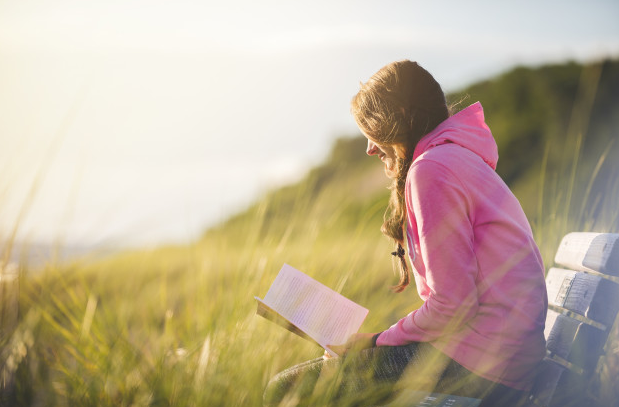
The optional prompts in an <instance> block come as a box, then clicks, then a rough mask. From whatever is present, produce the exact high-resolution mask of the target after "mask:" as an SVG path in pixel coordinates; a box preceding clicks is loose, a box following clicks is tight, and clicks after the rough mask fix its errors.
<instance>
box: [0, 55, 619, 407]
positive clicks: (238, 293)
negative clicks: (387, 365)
mask: <svg viewBox="0 0 619 407" xmlns="http://www.w3.org/2000/svg"><path fill="white" fill-rule="evenodd" d="M463 95H468V97H467V99H466V100H465V101H463V102H462V103H461V106H466V105H468V104H469V103H472V102H474V101H476V100H480V101H481V102H482V104H483V105H484V107H485V111H486V118H487V121H488V123H489V125H490V127H491V129H492V130H493V132H494V134H495V137H496V139H497V143H498V145H499V154H500V159H499V167H498V172H499V173H500V174H501V176H503V177H504V179H506V180H507V182H508V183H509V184H510V186H511V187H512V188H513V190H514V191H515V193H516V195H517V196H518V197H519V198H520V200H521V201H522V203H523V205H524V207H525V210H526V212H527V215H528V216H529V218H530V219H531V221H532V223H533V228H534V232H535V235H536V239H537V241H538V243H539V244H540V248H541V250H542V253H543V255H544V258H545V260H546V262H547V263H549V261H550V259H551V256H552V252H554V250H555V248H556V247H557V245H558V242H559V239H560V238H561V236H562V235H563V234H564V233H565V232H567V231H569V230H599V231H604V230H613V231H617V230H619V224H618V216H619V207H618V205H617V202H619V184H618V183H619V181H618V180H619V177H618V176H617V175H618V174H619V172H618V165H619V160H618V159H617V158H619V154H618V151H619V150H618V149H619V143H618V142H617V141H618V140H617V138H618V131H619V99H618V98H619V96H618V95H619V62H618V61H604V62H602V63H595V64H590V65H586V66H581V65H579V64H575V63H569V64H564V65H553V66H543V67H539V68H524V67H523V68H517V69H514V70H512V71H510V72H507V73H505V74H504V75H501V76H499V77H496V78H493V79H491V80H488V81H485V82H483V83H478V84H475V85H473V86H471V87H469V88H467V89H464V90H463V91H462V92H458V93H457V94H453V95H450V96H449V99H450V100H451V101H459V100H461V99H462V97H463ZM364 152H365V141H364V140H363V139H362V138H361V137H344V138H342V139H340V140H338V141H337V142H336V143H335V145H334V147H333V149H332V151H331V153H330V154H329V156H328V157H327V158H326V160H325V162H324V163H323V164H322V165H320V166H318V167H316V168H314V169H313V170H312V171H310V172H309V173H308V174H307V176H306V177H305V178H304V179H303V180H302V181H300V182H299V183H297V184H295V185H291V186H287V187H284V188H281V189H278V190H275V191H272V192H269V193H267V194H266V195H265V196H264V197H263V198H262V199H260V200H259V201H258V202H257V203H255V204H254V205H252V206H251V207H249V208H248V209H247V210H246V211H244V212H242V213H239V214H237V215H235V216H233V217H231V218H230V219H229V220H227V221H226V222H223V223H222V224H220V225H218V226H216V227H213V228H211V229H209V230H208V231H207V232H205V234H204V235H203V237H202V238H201V239H200V240H199V241H197V242H195V243H194V244H192V245H187V246H180V247H161V248H157V249H155V250H144V251H138V252H130V253H124V254H119V255H116V256H113V257H111V258H109V259H106V260H102V261H93V262H90V263H76V264H72V265H63V266H55V265H48V266H47V267H46V269H45V270H44V271H43V272H42V273H41V274H39V275H37V276H36V277H31V278H26V275H27V270H23V273H22V275H23V276H24V278H22V279H21V283H20V284H21V291H20V316H19V324H18V326H17V328H16V330H15V331H14V332H12V333H11V334H10V335H7V334H6V333H4V332H2V333H1V335H0V349H1V352H0V366H1V367H2V372H1V374H2V375H3V377H4V378H6V377H14V379H15V386H14V392H13V396H14V399H15V401H16V404H17V405H40V406H48V405H49V406H56V405H79V406H133V405H148V406H201V405H203V406H255V405H260V403H261V398H262V391H263V389H264V387H265V385H266V383H267V382H268V380H269V378H270V377H271V376H272V375H273V374H274V373H276V372H278V371H280V370H282V369H284V368H286V367H288V366H290V365H292V364H295V363H299V362H302V361H304V360H307V359H310V358H313V357H317V356H319V355H321V353H322V352H321V350H320V349H317V348H316V347H315V346H314V345H312V344H310V343H309V342H306V341H303V340H301V339H299V338H298V337H296V336H294V335H292V334H291V333H289V332H288V331H286V330H283V329H280V328H278V327H275V326H273V325H272V324H271V323H269V322H268V321H265V320H263V319H261V318H257V317H256V316H255V303H254V300H253V297H254V296H255V295H258V296H263V295H264V294H265V293H266V291H267V290H268V287H269V285H270V283H271V281H272V280H273V278H274V277H275V275H276V274H277V272H278V270H279V268H280V267H281V265H282V264H283V263H284V262H286V263H289V264H291V265H293V266H295V267H297V268H299V269H301V270H303V271H305V272H307V273H309V274H311V275H312V276H313V277H315V278H316V279H318V280H319V281H322V282H323V283H325V284H327V285H328V286H330V287H333V288H334V289H335V290H336V291H339V292H341V293H342V294H344V295H346V296H347V297H349V298H351V299H353V300H354V301H356V302H358V303H360V304H362V305H364V306H365V307H367V308H369V309H370V310H371V312H370V314H369V315H368V318H367V319H366V321H365V322H364V325H363V327H362V329H363V330H364V331H366V332H376V331H378V330H382V329H384V328H386V327H387V326H389V325H391V324H392V323H394V322H396V321H397V320H398V319H399V318H400V317H401V316H402V315H405V314H406V313H408V312H410V311H411V310H412V309H414V308H416V307H418V306H419V305H420V301H419V298H418V297H417V295H416V292H415V290H414V287H411V289H407V290H405V291H404V292H403V293H401V294H397V295H396V294H394V293H392V292H390V290H389V289H388V288H389V286H390V285H391V284H394V283H395V282H396V281H397V278H396V276H394V275H393V273H392V271H391V257H392V256H391V255H390V254H389V252H390V251H391V250H392V248H391V244H390V243H389V242H388V241H387V239H385V238H383V237H381V235H380V232H379V227H380V224H381V222H382V214H383V212H384V209H385V205H386V199H387V194H388V191H387V189H386V186H387V184H388V182H387V180H386V178H385V176H384V174H383V170H382V164H381V163H380V162H379V161H378V160H376V159H375V157H367V156H365V153H364ZM540 191H543V193H540ZM611 337H612V338H614V339H613V340H614V342H612V343H611V344H610V345H611V347H610V349H617V346H618V343H619V341H618V340H617V338H619V333H618V332H616V331H615V332H613V333H612V334H611ZM617 366H619V355H618V354H617V353H616V352H614V353H613V352H611V353H609V356H607V358H606V359H605V360H604V363H603V365H602V367H601V369H600V373H599V374H598V375H597V376H596V377H594V378H591V380H592V382H593V385H594V387H593V389H594V393H595V397H596V398H597V399H598V405H599V406H605V405H610V404H611V402H612V403H615V402H616V400H617V399H619V391H618V390H617V389H619V371H618V369H617ZM420 374H423V373H420ZM314 396H315V398H314V399H311V400H305V401H306V402H308V403H309V404H310V405H312V404H313V405H321V404H322V403H321V400H320V397H321V395H314ZM294 404H295V403H294V402H293V401H291V405H294ZM342 405H345V403H344V401H342Z"/></svg>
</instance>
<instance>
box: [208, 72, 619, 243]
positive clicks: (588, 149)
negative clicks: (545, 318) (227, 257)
mask: <svg viewBox="0 0 619 407" xmlns="http://www.w3.org/2000/svg"><path fill="white" fill-rule="evenodd" d="M448 101H449V102H450V103H451V104H452V105H455V107H454V110H460V109H461V108H463V107H466V106H468V105H469V104H470V103H473V102H475V101H481V102H482V105H483V106H484V111H485V115H486V121H487V123H488V125H489V126H490V128H491V129H492V131H493V134H494V136H495V139H496V141H497V145H498V148H499V157H500V158H499V162H498V167H497V172H498V173H499V175H501V177H502V178H503V179H504V180H505V181H506V182H507V183H508V185H509V186H510V188H512V190H513V191H514V193H515V194H516V196H517V197H518V198H519V200H520V201H521V203H522V205H523V208H524V209H525V212H526V214H527V216H528V218H529V220H530V221H531V222H532V224H533V226H534V228H535V229H537V232H538V237H539V238H540V239H543V238H544V236H543V231H542V230H541V229H542V226H543V225H544V224H546V223H547V222H548V221H550V220H552V221H553V222H554V220H556V219H557V218H561V219H562V222H561V223H560V225H558V226H559V227H560V230H558V231H557V232H556V233H563V232H567V231H568V229H570V228H571V229H583V228H586V229H595V230H619V219H617V205H616V202H619V195H618V193H619V60H605V61H601V62H598V63H592V64H589V65H584V66H583V65H580V64H577V63H574V62H571V63H567V64H562V65H548V66H542V67H538V68H527V67H518V68H515V69H513V70H511V71H509V72H507V73H505V74H503V75H500V76H498V77H496V78H493V79H490V80H487V81H484V82H481V83H477V84H474V85H472V86H470V87H468V88H466V89H464V90H462V91H460V92H457V93H454V94H451V95H448ZM364 151H365V139H364V138H363V137H362V136H360V135H358V136H356V137H345V138H341V139H339V140H337V141H336V143H335V145H334V146H333V149H332V151H331V153H330V155H329V156H328V157H327V159H326V160H325V162H324V163H323V164H322V165H320V166H318V167H317V168H314V169H313V170H312V171H310V172H309V174H308V175H307V176H306V177H305V178H304V179H303V180H302V181H301V182H299V183H297V184H295V185H292V186H287V187H285V188H282V189H279V190H276V191H273V192H271V193H269V194H267V195H266V196H265V198H264V199H263V200H261V201H260V202H258V203H256V204H255V205H254V206H252V207H251V208H249V209H248V210H247V211H246V212H243V213H241V214H238V215H236V216H234V217H232V218H231V219H230V220H228V221H227V222H225V223H224V224H223V225H220V226H219V227H216V228H214V229H212V230H210V231H209V232H207V234H219V233H221V232H222V231H223V230H225V231H226V233H230V232H231V231H233V230H236V229H237V228H238V227H242V226H239V225H245V226H247V225H248V224H251V219H258V218H259V219H261V224H262V233H264V236H271V234H270V233H268V232H269V231H270V232H273V236H274V238H277V236H279V235H282V234H283V233H284V231H285V230H286V229H289V228H291V227H292V226H291V225H292V224H294V225H295V228H297V229H296V233H298V234H303V233H304V228H305V227H310V226H309V224H305V223H306V222H305V221H307V222H309V223H311V224H312V225H314V226H313V227H316V228H319V229H320V230H321V231H322V232H323V233H324V234H330V233H334V234H336V235H339V234H341V230H342V229H346V230H348V229H350V228H352V229H355V228H359V227H362V226H361V225H360V222H361V221H363V223H364V224H365V223H366V222H368V221H369V222H371V224H372V226H373V228H374V229H376V230H378V227H379V226H380V219H381V218H382V213H383V211H384V206H385V205H386V202H387V199H388V198H387V197H388V191H387V189H386V187H387V185H388V181H387V179H386V178H385V176H384V174H383V170H382V163H380V162H379V161H378V160H376V159H375V158H374V157H367V156H366V155H365V153H364ZM260 211H264V214H263V215H262V212H260ZM308 211H309V213H308ZM259 214H260V216H259ZM299 215H300V216H299ZM330 219H331V221H330ZM333 219H337V221H338V223H337V225H333ZM302 224H303V226H302ZM363 227H366V226H365V225H364V226H363Z"/></svg>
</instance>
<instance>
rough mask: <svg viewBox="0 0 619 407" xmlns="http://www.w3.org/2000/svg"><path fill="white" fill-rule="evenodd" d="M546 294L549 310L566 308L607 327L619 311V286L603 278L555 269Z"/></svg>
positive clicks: (547, 280) (549, 279)
mask: <svg viewBox="0 0 619 407" xmlns="http://www.w3.org/2000/svg"><path fill="white" fill-rule="evenodd" d="M546 291H547V293H548V305H549V306H551V307H552V306H553V305H554V306H556V307H561V308H565V309H567V310H569V311H573V312H575V313H577V314H580V315H582V316H584V317H586V318H588V319H591V320H593V321H595V322H598V323H600V324H602V325H604V326H606V327H610V326H612V324H613V322H614V321H615V317H616V316H617V311H619V284H617V283H615V282H613V281H610V280H607V279H605V278H602V277H600V276H599V275H593V274H587V273H585V272H579V271H573V270H565V269H560V268H551V269H550V270H549V271H548V275H547V276H546ZM591 325H596V324H591ZM546 327H547V328H548V321H547V326H546ZM546 333H548V332H546ZM546 338H548V335H546Z"/></svg>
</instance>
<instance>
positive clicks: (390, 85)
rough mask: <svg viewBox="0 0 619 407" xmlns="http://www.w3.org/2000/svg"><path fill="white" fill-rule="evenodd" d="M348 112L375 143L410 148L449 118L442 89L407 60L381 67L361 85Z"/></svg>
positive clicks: (428, 75)
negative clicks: (400, 145) (401, 145)
mask: <svg viewBox="0 0 619 407" xmlns="http://www.w3.org/2000/svg"><path fill="white" fill-rule="evenodd" d="M351 110H352V114H353V116H354V118H355V120H356V122H357V125H358V126H359V128H360V129H361V130H362V131H363V132H364V133H365V134H366V135H367V136H368V137H370V138H372V139H373V140H374V141H377V142H378V143H382V144H391V143H394V142H395V143H402V144H404V145H406V146H407V147H409V148H411V149H412V148H414V146H415V144H416V143H417V141H419V139H420V138H421V137H423V136H424V135H425V134H427V133H428V132H430V131H432V130H433V129H434V128H435V127H436V126H437V125H438V124H440V123H441V122H442V121H444V120H445V119H447V117H449V110H448V108H447V103H446V101H445V94H444V93H443V90H442V89H441V86H440V85H439V84H438V82H436V80H435V79H434V78H433V77H432V75H431V74H430V73H429V72H428V71H426V70H425V69H424V68H422V67H421V66H419V64H417V63H416V62H412V61H408V60H404V61H397V62H393V63H391V64H389V65H386V66H384V67H383V68H381V69H380V70H379V71H378V72H376V73H375V74H374V75H373V76H372V77H371V78H370V79H369V80H368V81H367V82H366V83H365V84H362V85H361V89H360V90H359V92H358V93H357V94H356V95H355V97H354V98H353V100H352V103H351ZM411 153H412V151H411Z"/></svg>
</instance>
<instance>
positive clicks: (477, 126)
mask: <svg viewBox="0 0 619 407" xmlns="http://www.w3.org/2000/svg"><path fill="white" fill-rule="evenodd" d="M448 143H454V144H457V145H459V146H461V147H464V148H466V149H468V150H471V151H472V152H474V153H475V154H477V155H478V156H480V157H481V158H482V159H483V160H484V161H485V162H486V164H488V165H489V166H490V167H492V169H493V170H495V169H496V164H497V161H498V160H499V153H498V149H497V145H496V142H495V141H494V137H492V132H491V131H490V128H489V127H488V125H487V124H486V121H485V119H484V109H483V108H482V107H481V103H479V102H476V103H473V104H472V105H470V106H469V107H467V108H465V109H463V110H461V111H459V112H458V113H456V114H454V115H453V116H450V117H449V118H448V119H447V120H445V121H444V122H442V123H441V124H439V125H438V126H437V127H436V128H435V129H434V130H432V131H431V132H430V133H428V134H426V135H425V136H423V138H422V139H421V140H419V143H417V146H416V147H415V152H414V153H413V161H415V160H416V159H417V157H419V156H420V155H421V154H423V153H424V152H426V151H428V150H430V149H431V148H433V147H436V146H440V145H442V144H448Z"/></svg>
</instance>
